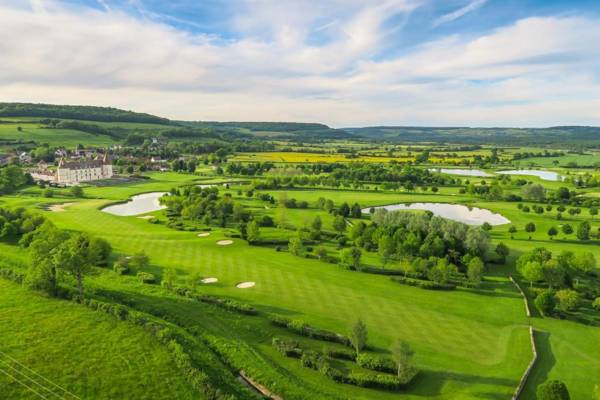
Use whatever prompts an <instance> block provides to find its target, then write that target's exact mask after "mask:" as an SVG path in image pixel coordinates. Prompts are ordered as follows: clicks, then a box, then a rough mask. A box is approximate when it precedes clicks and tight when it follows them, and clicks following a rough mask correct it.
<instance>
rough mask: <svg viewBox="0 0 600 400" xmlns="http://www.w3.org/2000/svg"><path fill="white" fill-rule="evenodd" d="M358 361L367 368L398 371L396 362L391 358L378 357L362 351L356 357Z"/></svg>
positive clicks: (380, 370)
mask: <svg viewBox="0 0 600 400" xmlns="http://www.w3.org/2000/svg"><path fill="white" fill-rule="evenodd" d="M356 363H357V364H358V365H359V366H361V367H363V368H366V369H372V370H373V371H379V372H391V373H395V372H396V364H395V363H394V361H392V360H391V359H389V358H383V357H377V356H373V355H371V354H367V353H361V354H359V355H358V357H356Z"/></svg>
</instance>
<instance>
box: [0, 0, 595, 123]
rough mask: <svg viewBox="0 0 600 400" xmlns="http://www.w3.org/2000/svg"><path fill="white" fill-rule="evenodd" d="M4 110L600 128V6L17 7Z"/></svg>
mask: <svg viewBox="0 0 600 400" xmlns="http://www.w3.org/2000/svg"><path fill="white" fill-rule="evenodd" d="M0 101H26V102H50V103H60V104H92V105H108V106H115V107H120V108H125V109H132V110H136V111H144V112H149V113H153V114H157V115H160V116H165V117H169V118H175V119H191V120H238V121H239V120H245V121H257V120H262V121H310V122H313V121H314V122H324V123H327V124H330V125H332V126H336V127H342V126H359V125H383V124H387V125H391V124H393V125H428V126H439V125H461V126H552V125H600V1H598V0H590V1H585V0H579V1H578V0H563V1H559V0H556V1H555V0H369V1H364V0H329V1H327V0H222V1H217V0H171V1H163V0H62V1H59V0H31V1H26V0H1V1H0Z"/></svg>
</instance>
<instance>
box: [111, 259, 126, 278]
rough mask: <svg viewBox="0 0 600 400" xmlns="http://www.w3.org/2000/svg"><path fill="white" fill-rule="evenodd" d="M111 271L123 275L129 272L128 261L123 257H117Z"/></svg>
mask: <svg viewBox="0 0 600 400" xmlns="http://www.w3.org/2000/svg"><path fill="white" fill-rule="evenodd" d="M113 271H115V272H116V273H117V274H119V275H124V274H126V273H127V272H129V263H128V262H127V259H126V258H125V257H121V258H119V259H118V260H117V261H115V263H114V264H113Z"/></svg>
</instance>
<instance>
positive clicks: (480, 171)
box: [429, 168, 494, 178]
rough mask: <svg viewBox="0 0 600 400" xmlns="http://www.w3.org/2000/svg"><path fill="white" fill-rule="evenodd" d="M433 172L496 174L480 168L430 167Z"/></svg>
mask: <svg viewBox="0 0 600 400" xmlns="http://www.w3.org/2000/svg"><path fill="white" fill-rule="evenodd" d="M429 170H430V171H431V172H441V173H443V174H450V175H462V176H479V177H482V178H486V177H490V176H494V175H492V174H489V173H487V172H485V171H482V170H480V169H460V168H458V169H452V168H430V169H429Z"/></svg>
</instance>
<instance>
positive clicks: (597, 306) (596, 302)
mask: <svg viewBox="0 0 600 400" xmlns="http://www.w3.org/2000/svg"><path fill="white" fill-rule="evenodd" d="M592 307H594V309H596V310H598V311H600V297H596V299H595V300H594V302H593V303H592Z"/></svg>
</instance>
